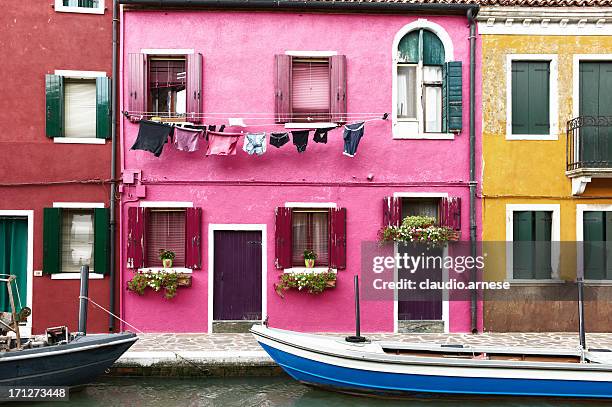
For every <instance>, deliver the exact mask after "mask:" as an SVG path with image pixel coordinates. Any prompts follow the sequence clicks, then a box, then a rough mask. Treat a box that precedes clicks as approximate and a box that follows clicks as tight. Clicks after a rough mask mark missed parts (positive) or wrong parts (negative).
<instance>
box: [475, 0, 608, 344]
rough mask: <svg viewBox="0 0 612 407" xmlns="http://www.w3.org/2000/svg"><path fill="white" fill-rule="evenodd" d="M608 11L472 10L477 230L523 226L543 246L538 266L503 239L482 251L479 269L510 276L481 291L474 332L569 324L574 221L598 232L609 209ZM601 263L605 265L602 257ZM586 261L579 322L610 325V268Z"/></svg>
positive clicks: (501, 231)
mask: <svg viewBox="0 0 612 407" xmlns="http://www.w3.org/2000/svg"><path fill="white" fill-rule="evenodd" d="M611 15H612V13H611V11H610V9H605V8H591V9H588V8H587V9H573V8H503V7H484V8H482V9H481V11H480V13H479V15H478V21H479V26H478V27H479V34H480V36H481V44H482V48H481V61H482V117H483V123H482V160H483V174H482V186H481V190H480V192H481V194H482V205H483V206H482V233H481V238H482V240H483V242H517V241H519V240H520V239H523V240H529V236H533V238H532V240H534V241H540V240H547V239H548V240H550V242H551V247H552V249H551V250H550V252H551V260H550V264H549V263H548V261H546V262H545V263H546V264H545V265H543V264H544V263H538V260H537V259H536V261H535V263H528V264H527V266H525V263H524V258H522V257H521V256H520V255H517V254H515V253H514V252H513V250H514V251H516V250H517V249H516V248H514V249H510V248H509V247H511V246H513V245H511V244H506V245H505V248H504V249H503V250H499V252H498V253H497V255H496V256H495V258H493V259H491V258H490V259H489V260H490V264H492V266H490V267H489V266H488V267H487V270H486V272H485V279H486V280H494V281H504V280H505V281H510V282H511V287H512V288H511V290H510V292H505V293H503V294H497V295H487V294H485V298H484V303H483V311H484V330H485V331H498V332H499V331H576V330H577V328H578V325H577V305H576V303H575V302H573V301H569V300H568V299H571V296H572V294H571V293H572V291H571V286H572V285H575V284H574V282H575V280H576V277H577V273H578V275H579V273H580V272H579V271H578V270H580V269H581V264H584V261H585V258H584V257H585V253H584V249H583V246H582V244H580V243H579V244H575V243H574V242H576V241H582V240H583V239H584V238H585V231H586V232H587V234H588V236H595V237H593V238H595V239H599V237H598V236H600V235H598V234H597V233H601V236H604V237H603V239H602V240H607V239H608V237H607V235H606V234H605V232H606V231H607V229H606V225H607V223H606V219H607V216H608V215H607V213H608V212H610V219H612V178H610V176H611V175H612V153H610V152H612V130H611V129H612V103H609V100H610V96H608V95H607V94H606V93H609V94H610V95H612V75H611V74H612V25H610V16H611ZM606 17H607V19H606ZM594 72H595V73H594ZM609 75H610V76H609ZM546 82H547V83H546ZM576 118H581V119H576ZM573 119H574V120H573ZM572 120H573V121H572ZM568 128H569V130H568ZM608 138H610V148H609V149H608V147H607V140H608ZM599 218H601V219H602V221H601V222H600V223H597V219H599ZM592 221H594V222H595V223H593V222H592ZM584 222H588V224H587V225H586V229H585V223H584ZM611 224H612V223H611ZM521 236H522V237H521ZM589 238H591V237H589ZM609 239H610V240H611V241H612V227H611V228H610V237H609ZM557 241H560V242H563V243H561V244H557V243H555V242H557ZM497 247H500V246H497ZM517 253H518V252H517ZM589 256H592V252H589V253H587V257H588V258H590V257H589ZM588 258H587V260H586V261H587V262H588V261H589V259H588ZM589 264H590V263H589ZM610 265H611V266H610V268H611V270H612V256H611V258H610ZM521 267H523V268H522V269H521ZM588 267H591V266H590V265H587V268H588ZM591 268H592V267H591ZM604 268H605V267H604ZM589 270H590V271H589V273H590V274H588V273H587V274H588V275H587V274H585V279H586V282H587V291H588V295H589V298H590V299H593V300H592V301H588V302H587V305H586V312H587V318H586V320H587V331H608V332H609V331H610V329H612V302H610V301H611V299H612V273H610V274H606V273H605V270H604V274H602V275H601V276H600V274H598V272H599V271H598V272H593V271H592V270H591V269H589ZM598 270H599V269H598ZM594 276H595V277H596V278H594ZM589 277H591V278H589ZM563 290H570V291H563ZM561 291H563V293H560V292H561ZM567 293H569V294H567Z"/></svg>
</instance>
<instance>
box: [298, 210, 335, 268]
mask: <svg viewBox="0 0 612 407" xmlns="http://www.w3.org/2000/svg"><path fill="white" fill-rule="evenodd" d="M327 215H328V211H327V210H319V211H315V210H298V209H294V210H293V218H292V221H293V224H292V228H293V233H292V237H293V248H292V256H291V259H292V263H293V265H294V266H298V267H304V250H312V251H313V252H315V254H316V255H317V259H316V260H315V266H316V267H326V266H328V265H329V232H328V216H327Z"/></svg>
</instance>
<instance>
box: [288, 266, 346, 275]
mask: <svg viewBox="0 0 612 407" xmlns="http://www.w3.org/2000/svg"><path fill="white" fill-rule="evenodd" d="M330 270H331V272H332V273H334V274H338V270H337V269H330V268H329V267H313V268H307V267H291V268H288V269H285V270H284V273H285V274H297V273H300V274H301V273H312V274H320V273H327V272H328V271H330Z"/></svg>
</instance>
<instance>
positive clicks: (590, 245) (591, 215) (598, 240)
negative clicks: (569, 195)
mask: <svg viewBox="0 0 612 407" xmlns="http://www.w3.org/2000/svg"><path fill="white" fill-rule="evenodd" d="M605 214H606V212H599V211H598V212H591V211H588V212H584V214H583V231H584V239H583V240H584V243H583V245H584V246H583V247H584V278H585V279H592V280H601V279H604V278H605V272H604V270H605V261H606V258H605V251H604V242H605V240H606V239H605V236H606V229H607V228H606V226H607V224H606V222H605Z"/></svg>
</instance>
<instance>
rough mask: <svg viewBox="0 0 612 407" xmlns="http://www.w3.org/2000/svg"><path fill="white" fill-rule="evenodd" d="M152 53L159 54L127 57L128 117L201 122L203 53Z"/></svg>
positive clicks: (179, 51) (160, 51) (185, 51)
mask: <svg viewBox="0 0 612 407" xmlns="http://www.w3.org/2000/svg"><path fill="white" fill-rule="evenodd" d="M155 51H156V52H159V53H156V54H153V55H149V54H145V53H139V54H129V55H128V65H129V67H128V70H129V77H128V78H127V79H128V100H127V111H128V114H129V115H130V116H135V117H147V116H149V117H150V116H162V117H166V118H176V119H180V120H181V121H185V120H187V121H190V122H193V123H199V122H201V121H202V113H203V111H202V107H203V104H202V100H203V93H202V69H203V58H202V54H197V53H193V51H190V50H155ZM187 52H191V53H187ZM163 53H166V54H165V55H164V54H163Z"/></svg>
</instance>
